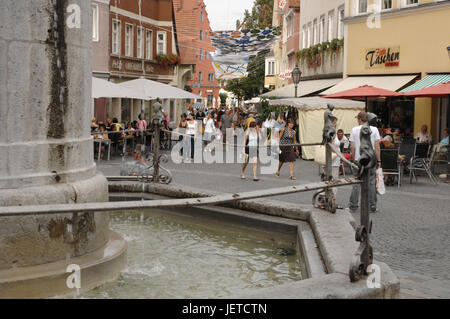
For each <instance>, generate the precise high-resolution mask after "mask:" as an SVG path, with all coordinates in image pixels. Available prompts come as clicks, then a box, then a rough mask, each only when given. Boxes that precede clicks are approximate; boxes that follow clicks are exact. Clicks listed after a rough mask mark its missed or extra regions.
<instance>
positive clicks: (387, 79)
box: [320, 75, 417, 95]
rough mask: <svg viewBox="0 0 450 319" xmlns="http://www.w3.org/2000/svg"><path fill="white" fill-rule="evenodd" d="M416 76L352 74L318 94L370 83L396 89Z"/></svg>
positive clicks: (383, 87)
mask: <svg viewBox="0 0 450 319" xmlns="http://www.w3.org/2000/svg"><path fill="white" fill-rule="evenodd" d="M415 78H417V75H389V76H352V77H348V78H346V79H344V80H342V81H341V82H339V83H338V84H336V85H335V86H333V87H332V88H329V89H328V90H326V91H324V92H322V93H320V95H328V94H334V93H338V92H342V91H345V90H350V89H356V88H358V87H360V86H363V85H371V86H374V87H377V88H380V89H386V90H391V91H397V90H399V89H400V88H402V87H404V86H405V85H407V84H408V83H409V82H411V81H413V80H414V79H415Z"/></svg>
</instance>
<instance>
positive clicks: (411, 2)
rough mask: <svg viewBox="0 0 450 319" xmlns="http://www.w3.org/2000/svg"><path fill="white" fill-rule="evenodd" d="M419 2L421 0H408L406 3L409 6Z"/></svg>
mask: <svg viewBox="0 0 450 319" xmlns="http://www.w3.org/2000/svg"><path fill="white" fill-rule="evenodd" d="M418 3H419V0H406V3H405V4H406V5H407V6H411V5H415V4H418Z"/></svg>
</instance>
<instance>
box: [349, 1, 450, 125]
mask: <svg viewBox="0 0 450 319" xmlns="http://www.w3.org/2000/svg"><path fill="white" fill-rule="evenodd" d="M374 1H375V0H372V1H369V4H372V3H374ZM398 2H399V0H394V4H393V6H394V8H396V7H397V3H398ZM431 2H435V1H434V0H420V3H421V4H423V3H431ZM350 4H351V1H350ZM350 8H351V5H350V7H348V9H350ZM420 10H424V9H419V11H415V10H411V11H409V14H405V13H402V12H400V13H397V14H396V15H395V16H391V17H386V16H385V15H382V16H381V27H380V28H373V29H371V28H369V27H368V25H367V17H365V18H363V20H362V21H358V22H356V23H355V22H352V21H349V22H348V24H347V31H348V35H347V38H346V39H345V41H348V46H347V61H346V62H347V70H346V71H347V72H346V73H347V75H349V76H351V75H362V74H365V75H371V74H386V75H387V74H389V75H392V74H413V73H420V74H421V76H422V77H424V76H426V74H427V73H449V72H450V58H449V55H448V52H447V46H448V45H450V6H449V4H448V3H447V4H444V5H442V6H437V7H436V8H434V9H433V10H430V11H423V12H422V11H420ZM388 47H400V65H399V66H398V67H391V68H383V69H366V62H365V55H366V50H367V49H373V48H388ZM432 101H433V99H431V98H422V99H416V103H415V104H416V105H415V115H414V134H416V133H417V132H419V130H420V127H421V126H422V125H423V124H427V125H428V127H429V128H430V131H434V130H435V127H434V126H435V123H436V121H437V119H436V118H434V117H433V112H432ZM434 114H435V115H434V116H438V115H437V112H434Z"/></svg>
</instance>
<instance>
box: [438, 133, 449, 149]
mask: <svg viewBox="0 0 450 319" xmlns="http://www.w3.org/2000/svg"><path fill="white" fill-rule="evenodd" d="M448 130H449V129H448V128H445V129H444V138H443V139H442V141H441V142H440V143H439V146H438V152H439V153H447V152H448V141H449V139H448Z"/></svg>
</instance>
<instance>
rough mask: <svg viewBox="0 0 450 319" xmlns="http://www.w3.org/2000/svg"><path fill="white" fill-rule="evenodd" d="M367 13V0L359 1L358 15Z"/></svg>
mask: <svg viewBox="0 0 450 319" xmlns="http://www.w3.org/2000/svg"><path fill="white" fill-rule="evenodd" d="M366 12H367V0H358V13H366Z"/></svg>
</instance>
